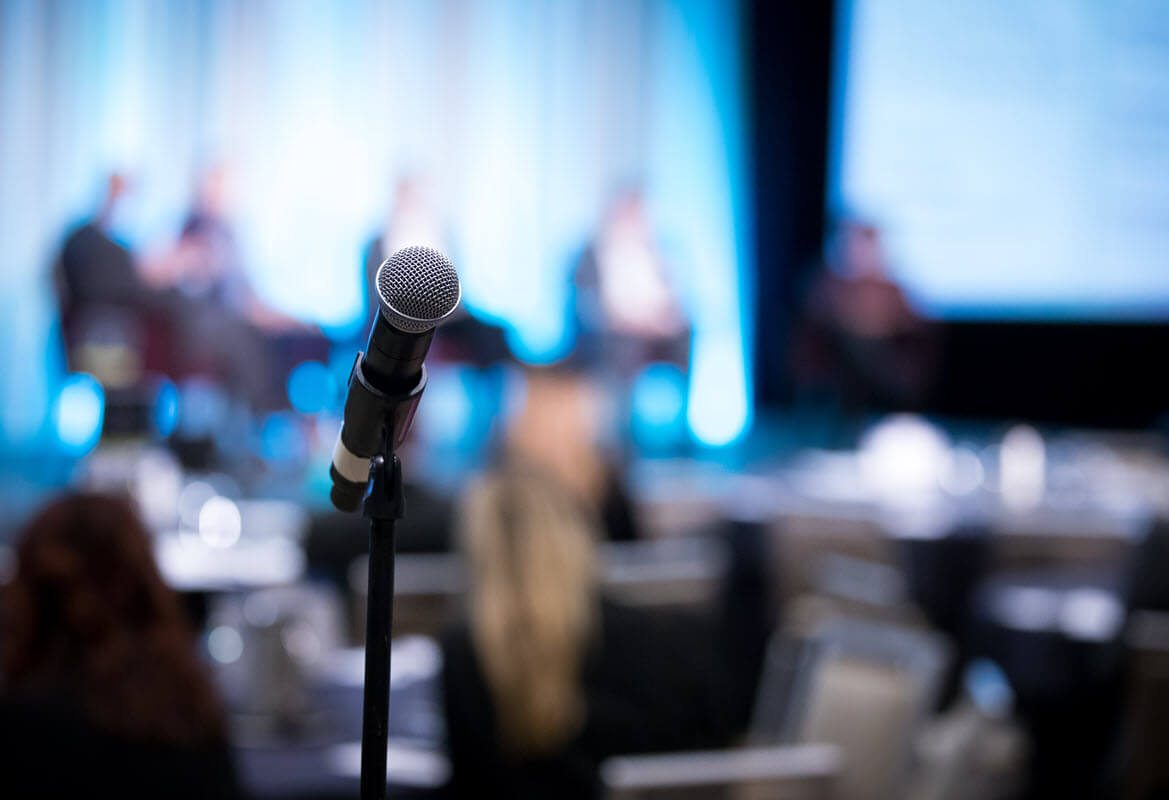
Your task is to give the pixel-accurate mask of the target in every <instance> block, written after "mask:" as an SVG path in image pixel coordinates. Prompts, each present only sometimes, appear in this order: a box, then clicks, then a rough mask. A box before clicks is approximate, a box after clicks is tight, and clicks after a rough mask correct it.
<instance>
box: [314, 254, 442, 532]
mask: <svg viewBox="0 0 1169 800" xmlns="http://www.w3.org/2000/svg"><path fill="white" fill-rule="evenodd" d="M374 288H375V290H376V292H377V295H378V302H379V306H380V309H379V313H378V315H377V319H376V320H375V321H374V323H373V327H372V328H371V329H370V332H369V341H368V343H367V344H366V349H365V352H364V353H358V354H357V358H356V360H355V361H354V364H353V370H352V372H351V373H350V376H349V388H348V390H347V394H346V397H345V412H344V421H343V422H342V425H341V432H340V434H339V435H338V437H337V444H336V446H335V447H334V449H333V463H332V465H331V466H330V467H329V476H330V477H331V478H332V481H333V488H332V490H331V491H330V493H329V499H330V500H331V501H332V503H333V505H334V506H335V507H336V508H337V509H339V510H341V511H356V510H357V507H358V506H359V505H360V504H361V500H362V498H363V497H364V496H365V491H366V487H367V485H368V483H369V466H370V460H371V459H372V458H373V457H374V456H375V455H377V454H379V453H382V454H383V455H388V453H385V452H383V451H384V450H386V449H387V448H389V449H392V448H395V447H397V446H399V445H400V444H401V443H402V441H403V440H404V439H405V437H406V434H407V433H408V432H409V430H410V425H411V423H412V421H413V418H414V411H415V409H416V408H417V407H418V400H419V398H420V397H421V396H422V391H423V390H424V389H425V388H426V367H425V365H424V363H423V362H424V361H425V359H426V353H427V351H428V350H429V349H430V343H431V340H432V339H433V338H434V329H435V327H436V326H437V325H438V324H439V323H440V322H442V321H443V320H444V319H446V318H447V317H449V316H450V314H451V313H452V312H454V310H455V308H456V307H457V306H458V302H459V298H460V295H461V290H460V287H459V282H458V276H457V275H456V273H455V270H454V267H453V266H452V265H451V263H450V261H448V260H447V259H446V258H445V257H444V256H443V255H442V254H441V253H439V252H438V251H437V250H432V249H431V248H426V247H407V248H404V249H402V250H399V251H398V252H396V253H394V255H392V256H390V258H388V259H386V261H385V262H384V263H383V264H382V265H381V267H380V268H379V269H378V272H377V278H376V279H375V287H374Z"/></svg>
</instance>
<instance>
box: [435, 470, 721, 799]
mask: <svg viewBox="0 0 1169 800" xmlns="http://www.w3.org/2000/svg"><path fill="white" fill-rule="evenodd" d="M461 537H462V541H461V544H462V547H463V549H464V552H465V554H466V557H467V562H468V573H469V593H468V597H467V618H466V620H465V621H464V622H462V623H460V624H459V625H458V626H457V627H455V628H453V629H452V630H451V631H450V632H449V633H448V634H447V635H446V636H445V637H444V641H443V695H444V697H443V699H444V702H445V709H446V711H445V713H446V719H447V736H448V749H449V754H450V758H451V767H452V777H451V786H450V788H451V790H452V794H453V796H455V797H507V798H515V799H516V800H523V798H549V797H556V798H592V797H596V796H597V795H598V791H599V784H598V775H597V770H598V766H599V764H600V763H601V761H602V760H603V759H605V758H606V757H608V756H611V755H615V754H619V753H646V752H655V751H670V750H687V749H695V748H703V747H715V746H720V745H723V744H725V743H726V741H727V739H728V732H727V726H726V725H725V723H724V722H723V721H722V717H721V715H722V712H723V704H722V703H720V702H719V700H718V698H717V693H718V690H717V688H716V687H717V679H718V677H719V674H720V670H719V669H718V668H717V666H716V663H715V662H716V648H715V645H714V641H715V632H714V626H713V625H705V624H704V621H703V620H702V619H700V618H697V617H696V616H695V615H683V614H680V613H679V614H675V613H671V612H668V611H665V610H661V609H655V610H645V609H637V608H633V607H627V606H624V605H621V604H618V603H615V602H612V601H610V600H608V599H606V598H605V597H603V596H601V593H600V591H599V589H598V557H597V538H598V533H597V530H596V526H595V525H594V524H593V522H592V521H591V519H590V518H589V517H588V516H587V514H585V513H584V512H582V510H581V508H580V505H579V504H578V503H576V502H575V501H574V499H573V498H572V497H571V496H570V495H568V494H567V493H565V492H564V491H563V490H562V489H561V488H560V487H559V486H557V485H556V484H555V483H554V482H552V481H549V480H547V478H546V477H545V476H544V475H543V474H541V473H539V472H536V471H534V470H530V469H529V470H507V471H503V472H500V473H497V474H493V475H489V476H487V477H485V478H483V479H482V480H480V481H479V482H478V483H477V484H476V485H474V486H473V487H472V489H471V490H470V492H469V494H468V496H467V498H466V503H465V506H464V507H463V509H462V520H461Z"/></svg>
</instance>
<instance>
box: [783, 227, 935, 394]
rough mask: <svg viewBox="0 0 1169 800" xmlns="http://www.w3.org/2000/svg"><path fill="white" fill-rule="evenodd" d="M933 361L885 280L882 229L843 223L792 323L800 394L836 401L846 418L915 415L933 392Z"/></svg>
mask: <svg viewBox="0 0 1169 800" xmlns="http://www.w3.org/2000/svg"><path fill="white" fill-rule="evenodd" d="M936 360H937V359H936V342H935V336H934V334H933V331H932V330H931V327H930V325H929V324H928V322H927V321H926V320H925V319H923V318H922V317H921V315H920V314H918V312H917V310H916V309H915V308H914V307H913V304H912V303H911V302H910V299H909V298H908V297H907V296H906V294H905V292H904V290H902V288H901V287H900V286H899V285H898V284H897V283H896V282H895V281H894V280H893V278H892V277H891V275H890V274H889V269H888V261H887V257H886V254H885V248H884V243H883V241H882V238H881V232H880V229H879V228H877V226H875V225H873V224H871V223H868V222H864V221H861V220H856V219H846V220H844V221H843V222H841V223H840V224H839V225H838V226H837V229H836V232H835V233H834V234H833V236H832V238H831V239H830V241H829V244H828V247H827V248H826V254H825V259H824V264H823V265H822V267H821V268H820V269H819V270H818V271H817V272H816V273H815V275H814V276H813V278H812V281H811V283H810V286H809V290H808V291H807V292H806V294H805V296H804V301H803V308H802V319H800V320H799V321H798V322H797V328H796V333H795V336H794V339H793V352H792V364H793V372H794V375H795V379H796V382H797V385H798V388H799V390H800V391H802V392H803V393H805V394H807V393H812V394H816V393H821V394H822V393H824V392H828V393H829V394H832V395H835V396H836V397H837V398H838V399H839V401H840V403H841V405H842V406H843V408H844V410H845V411H846V412H849V413H859V412H866V411H898V410H913V409H916V408H917V407H918V406H919V405H920V404H921V403H922V401H923V400H924V398H925V396H926V393H927V391H928V390H929V388H930V386H931V383H932V378H933V371H934V368H935V366H936Z"/></svg>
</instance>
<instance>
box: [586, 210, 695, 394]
mask: <svg viewBox="0 0 1169 800" xmlns="http://www.w3.org/2000/svg"><path fill="white" fill-rule="evenodd" d="M572 284H573V295H574V306H575V309H574V311H575V317H576V329H577V337H578V342H579V345H578V346H579V347H581V348H583V352H584V355H585V356H586V357H588V358H590V359H593V360H595V361H596V362H597V363H599V364H600V365H601V366H602V368H604V369H605V370H606V371H608V372H611V373H612V374H615V375H617V376H619V377H622V378H624V379H629V378H632V377H633V376H634V375H635V374H636V373H637V372H638V371H640V369H641V368H642V367H644V366H645V365H647V364H649V363H651V362H655V361H665V362H668V363H671V364H675V365H677V366H678V367H681V368H682V369H685V368H686V367H687V366H688V365H689V362H690V320H689V319H688V318H687V315H686V312H685V309H684V308H683V305H682V301H681V299H680V297H679V292H678V289H677V286H676V285H675V278H674V276H673V275H672V274H671V271H670V269H669V265H668V264H667V263H666V259H665V257H664V256H663V254H662V250H661V247H660V245H659V243H658V241H657V240H656V237H655V236H654V233H653V230H652V229H651V227H650V222H649V217H648V214H647V213H646V208H645V199H644V197H643V195H642V192H641V190H640V189H638V188H628V189H625V190H623V191H622V192H621V193H620V194H618V196H617V198H616V200H615V201H614V202H613V204H612V206H611V207H610V209H609V210H608V212H607V213H606V214H605V218H604V221H603V223H602V225H601V229H600V231H599V232H598V234H597V236H596V238H595V239H594V240H593V241H592V242H591V243H590V244H589V245H588V247H587V248H586V249H585V251H584V253H583V255H582V256H581V258H580V260H579V262H578V263H577V265H576V267H575V269H574V270H573V274H572Z"/></svg>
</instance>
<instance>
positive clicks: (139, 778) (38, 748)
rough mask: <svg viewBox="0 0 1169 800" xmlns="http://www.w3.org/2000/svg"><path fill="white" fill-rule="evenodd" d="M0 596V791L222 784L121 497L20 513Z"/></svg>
mask: <svg viewBox="0 0 1169 800" xmlns="http://www.w3.org/2000/svg"><path fill="white" fill-rule="evenodd" d="M16 555H17V562H16V571H15V574H14V576H13V577H12V580H11V581H10V582H9V583H8V584H7V585H6V586H5V587H4V591H3V601H2V603H0V613H2V618H0V622H2V627H0V665H2V669H3V683H2V690H3V691H2V694H0V752H3V753H4V756H5V767H4V770H3V772H4V781H5V790H6V795H7V796H15V797H64V796H69V797H81V796H103V797H121V798H136V797H142V798H157V797H175V798H188V797H189V798H211V797H214V798H229V797H234V796H236V795H237V794H238V791H237V788H236V780H235V775H234V768H233V766H232V760H231V757H230V754H229V750H228V747H227V738H226V730H225V723H224V717H223V713H222V711H221V709H220V706H219V702H218V698H217V696H216V693H215V691H214V689H213V687H212V683H211V681H210V679H209V677H208V675H207V674H206V673H205V670H204V667H203V665H202V664H201V663H200V662H199V660H198V658H197V656H196V651H195V646H194V638H193V635H192V632H191V630H190V629H189V628H188V624H187V620H186V618H185V617H184V615H183V611H182V608H181V605H180V603H179V600H178V598H177V597H176V596H175V594H174V593H173V592H172V591H171V590H170V589H169V588H167V587H166V585H165V584H164V583H163V581H162V578H161V577H160V576H159V573H158V569H157V567H156V566H155V562H154V557H153V554H152V551H151V544H150V539H149V537H148V535H147V533H146V531H145V530H144V528H143V526H142V523H141V522H140V521H139V519H138V517H137V516H136V514H135V512H134V511H133V510H132V508H131V506H130V505H129V503H128V502H126V501H123V500H120V499H114V498H110V497H104V496H99V495H72V496H67V497H65V498H63V499H61V500H58V501H56V502H54V503H52V504H51V505H49V506H48V507H47V508H46V509H45V510H44V511H42V512H41V513H40V514H39V515H38V516H37V517H36V518H35V519H33V521H32V522H31V523H30V524H29V526H28V527H27V529H26V530H25V532H24V534H23V536H22V537H21V539H20V541H19V543H18V545H17V548H16Z"/></svg>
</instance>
